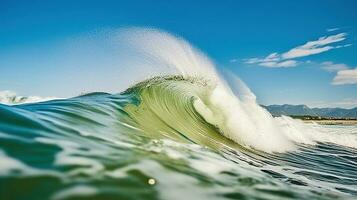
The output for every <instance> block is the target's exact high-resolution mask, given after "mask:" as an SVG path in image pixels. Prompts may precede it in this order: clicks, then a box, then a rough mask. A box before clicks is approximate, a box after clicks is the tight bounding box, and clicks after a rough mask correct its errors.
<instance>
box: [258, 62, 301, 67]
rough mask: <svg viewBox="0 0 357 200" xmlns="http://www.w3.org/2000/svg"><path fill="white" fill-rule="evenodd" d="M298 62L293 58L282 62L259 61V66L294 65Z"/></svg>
mask: <svg viewBox="0 0 357 200" xmlns="http://www.w3.org/2000/svg"><path fill="white" fill-rule="evenodd" d="M297 64H298V62H297V61H295V60H286V61H282V62H274V61H273V62H262V63H259V65H260V66H264V67H295V66H296V65H297Z"/></svg>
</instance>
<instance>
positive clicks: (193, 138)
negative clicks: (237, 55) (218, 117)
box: [124, 76, 238, 148]
mask: <svg viewBox="0 0 357 200" xmlns="http://www.w3.org/2000/svg"><path fill="white" fill-rule="evenodd" d="M212 89H213V86H212V85H210V84H209V83H207V82H205V80H203V79H197V78H186V79H184V78H183V77H181V76H168V77H156V78H153V79H149V80H147V81H145V82H141V83H139V84H137V85H136V86H134V87H132V88H131V89H129V90H127V91H126V92H127V93H135V94H136V95H137V97H138V99H139V102H140V103H139V104H138V105H135V104H128V105H127V106H126V107H125V108H124V109H125V111H126V112H127V113H128V114H129V115H130V116H131V118H132V119H133V120H134V121H135V122H137V124H138V125H139V127H140V128H141V129H143V130H144V132H145V133H147V134H148V135H150V136H152V137H155V138H170V139H173V140H175V141H180V142H192V143H197V144H200V145H203V146H209V147H213V148H222V147H231V148H237V147H238V144H235V143H234V142H232V141H230V140H228V139H227V138H225V137H224V136H222V135H221V133H220V130H219V128H218V127H215V126H213V125H211V124H209V123H208V122H206V121H205V120H204V119H203V118H202V117H201V116H200V115H199V114H198V113H197V112H196V110H195V108H194V101H196V100H197V99H201V100H202V102H207V101H208V98H209V95H210V92H211V90H212Z"/></svg>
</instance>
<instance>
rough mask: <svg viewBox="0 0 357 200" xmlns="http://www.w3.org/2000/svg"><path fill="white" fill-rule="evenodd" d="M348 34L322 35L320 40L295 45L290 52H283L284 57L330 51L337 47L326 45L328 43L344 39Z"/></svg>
mask: <svg viewBox="0 0 357 200" xmlns="http://www.w3.org/2000/svg"><path fill="white" fill-rule="evenodd" d="M346 35H347V34H346V33H339V34H336V35H330V36H324V37H320V38H319V39H318V40H314V41H309V42H307V43H305V44H304V45H301V46H298V47H295V48H293V49H291V50H289V51H288V52H286V53H283V54H282V58H284V59H291V58H298V57H304V56H309V55H314V54H319V53H322V52H325V51H329V50H331V49H334V48H336V47H334V46H326V45H328V44H332V43H336V42H340V41H343V40H345V39H346Z"/></svg>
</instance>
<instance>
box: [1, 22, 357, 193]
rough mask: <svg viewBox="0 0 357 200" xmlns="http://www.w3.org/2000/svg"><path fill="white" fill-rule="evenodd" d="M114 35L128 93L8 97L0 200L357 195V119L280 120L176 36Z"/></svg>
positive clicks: (135, 31)
mask: <svg viewBox="0 0 357 200" xmlns="http://www.w3.org/2000/svg"><path fill="white" fill-rule="evenodd" d="M107 37H109V38H106V42H109V43H110V44H111V45H112V48H113V49H120V51H118V52H120V54H118V58H117V59H118V60H120V64H122V66H120V67H122V69H127V70H128V71H126V72H125V73H123V74H118V79H123V80H122V83H123V85H124V86H125V88H127V89H125V90H123V91H122V92H120V93H118V94H108V93H101V92H96V93H90V94H86V95H83V96H79V97H75V98H70V99H60V100H53V101H47V102H40V103H32V104H22V105H15V106H7V105H2V104H0V163H1V165H0V199H78V198H80V197H81V198H86V199H118V198H120V199H182V198H186V199H353V198H354V196H355V195H357V188H356V185H357V170H356V168H355V166H356V164H357V160H356V156H355V155H356V153H357V149H356V148H357V131H356V130H357V127H356V126H322V125H317V124H310V125H309V124H305V123H303V122H302V121H298V120H294V119H292V118H290V117H286V116H282V117H278V118H274V117H272V116H271V114H270V113H269V112H268V111H266V110H265V109H264V108H262V107H261V106H259V104H258V103H257V100H256V97H255V95H254V94H253V93H252V92H251V91H250V89H249V88H248V86H246V85H245V84H244V82H243V81H242V80H240V79H239V78H238V77H237V76H235V75H234V74H232V73H231V72H229V71H227V70H222V69H220V68H217V67H216V66H215V64H214V63H213V62H212V61H211V60H210V59H209V58H208V57H207V56H206V55H205V54H204V53H202V52H201V51H199V50H198V49H197V48H195V47H193V46H191V45H190V44H189V43H188V42H187V41H185V40H184V39H182V38H180V37H177V36H174V35H172V34H170V33H167V32H164V31H160V30H156V29H146V28H128V29H121V30H118V31H112V32H111V33H110V34H108V35H107ZM124 50H125V51H124ZM116 64H118V63H116ZM113 66H115V65H114V64H113ZM123 85H122V86H121V87H124V86H123ZM129 85H130V87H129ZM44 185H45V186H46V187H43V186H44ZM14 191H22V192H21V193H18V192H14Z"/></svg>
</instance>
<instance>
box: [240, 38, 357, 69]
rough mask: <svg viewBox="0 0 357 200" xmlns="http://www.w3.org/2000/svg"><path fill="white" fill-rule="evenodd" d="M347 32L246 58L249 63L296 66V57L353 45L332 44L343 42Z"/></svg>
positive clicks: (265, 65)
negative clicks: (262, 56)
mask: <svg viewBox="0 0 357 200" xmlns="http://www.w3.org/2000/svg"><path fill="white" fill-rule="evenodd" d="M346 36H347V34H346V33H339V34H335V35H330V36H324V37H320V38H319V39H317V40H313V41H308V42H306V43H305V44H303V45H301V46H297V47H295V48H292V49H290V50H289V51H287V52H285V53H282V54H279V53H277V52H274V53H271V54H269V55H268V56H266V57H265V58H249V59H246V60H245V63H247V64H258V65H260V66H264V67H294V66H297V65H298V62H297V61H295V60H293V59H294V58H299V57H305V56H310V55H314V54H319V53H322V52H326V51H329V50H331V49H336V48H343V47H348V46H351V44H346V45H338V46H332V45H331V44H333V43H336V42H341V41H343V40H345V39H346Z"/></svg>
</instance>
